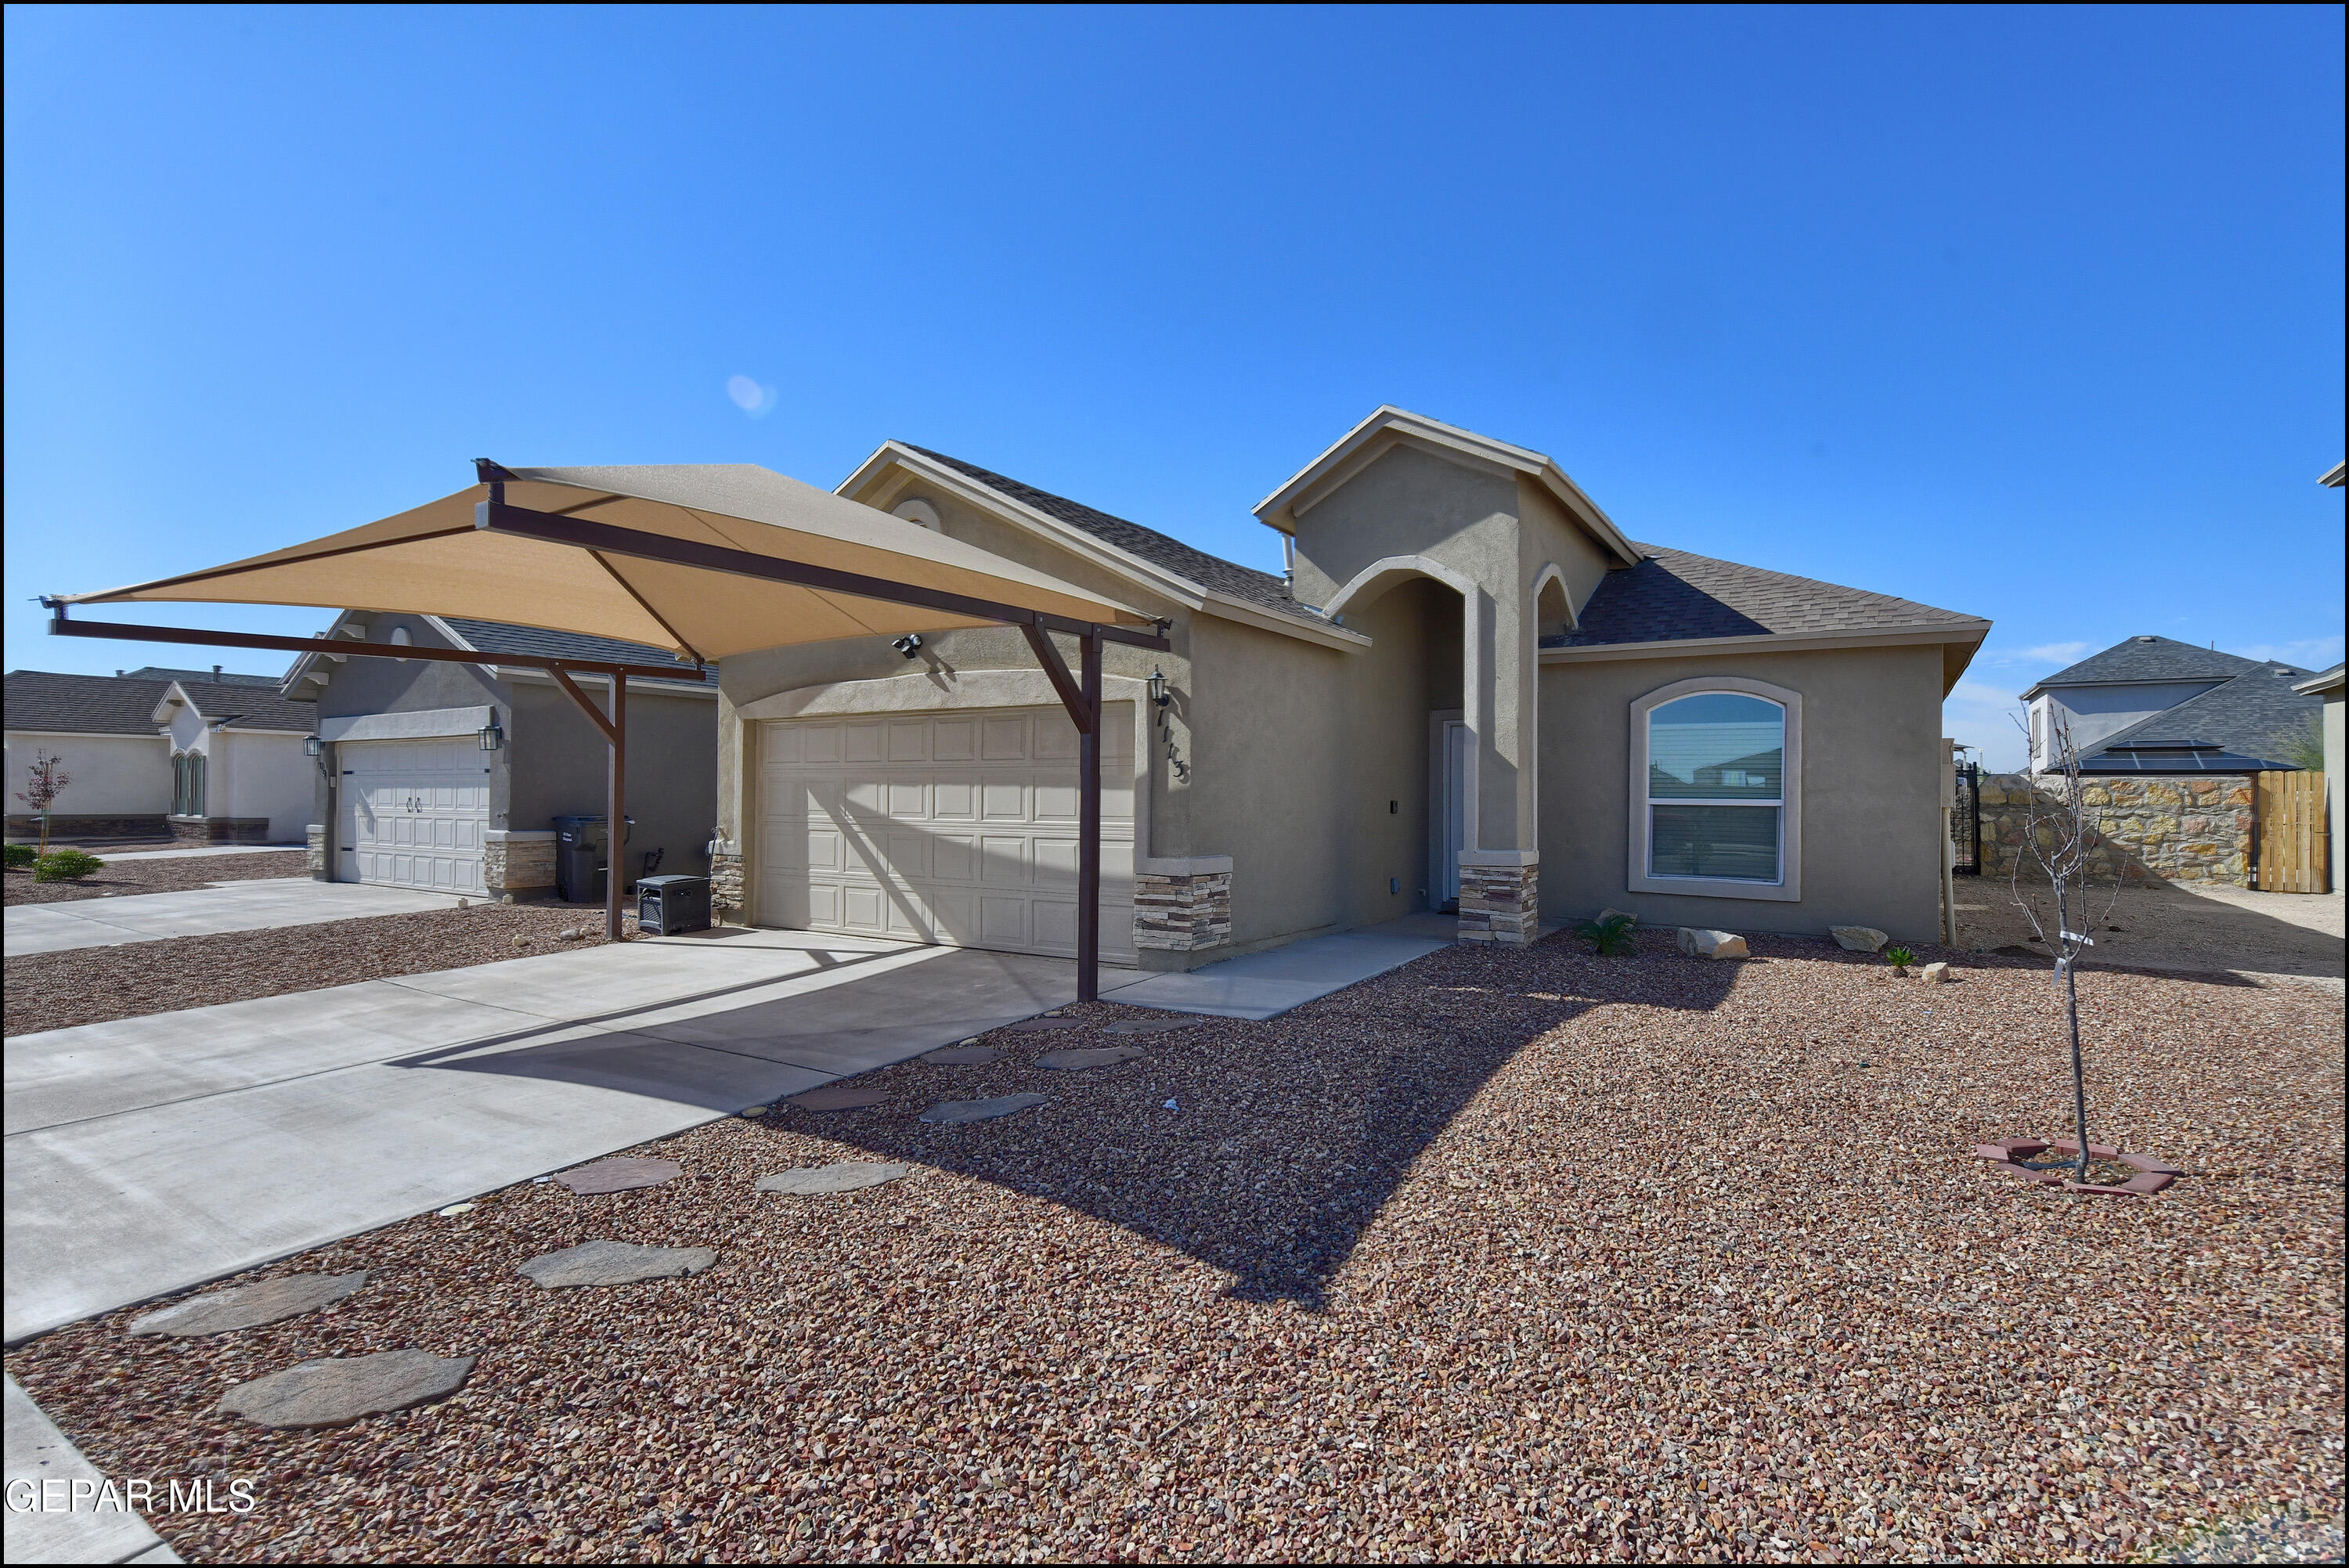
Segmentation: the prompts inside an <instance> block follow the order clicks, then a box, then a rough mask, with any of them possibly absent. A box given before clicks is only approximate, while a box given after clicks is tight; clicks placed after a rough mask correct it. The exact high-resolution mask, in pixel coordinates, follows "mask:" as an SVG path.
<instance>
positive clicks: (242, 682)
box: [123, 665, 281, 686]
mask: <svg viewBox="0 0 2349 1568" xmlns="http://www.w3.org/2000/svg"><path fill="white" fill-rule="evenodd" d="M123 675H124V678H126V679H129V680H134V681H203V682H206V683H208V684H211V683H217V684H218V685H221V686H277V685H279V684H281V683H280V681H279V677H277V676H241V675H236V674H234V673H233V672H232V673H227V674H222V675H214V674H212V671H210V670H208V669H203V670H174V669H167V668H164V667H162V666H160V665H145V666H143V667H142V668H140V669H135V670H126V671H124V672H123Z"/></svg>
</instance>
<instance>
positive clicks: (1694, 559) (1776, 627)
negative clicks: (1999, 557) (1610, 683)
mask: <svg viewBox="0 0 2349 1568" xmlns="http://www.w3.org/2000/svg"><path fill="white" fill-rule="evenodd" d="M1633 548H1635V549H1637V550H1638V551H1639V552H1640V553H1641V554H1642V555H1645V556H1648V557H1650V559H1648V560H1644V561H1642V562H1640V564H1638V565H1637V566H1630V567H1624V568H1621V569H1619V570H1617V571H1614V572H1609V573H1608V574H1607V575H1606V577H1605V578H1604V579H1602V580H1601V581H1600V583H1599V586H1598V588H1597V589H1596V590H1595V591H1594V592H1593V593H1591V595H1590V602H1589V603H1588V604H1586V605H1584V606H1583V608H1582V614H1581V617H1580V619H1581V625H1580V627H1579V628H1578V630H1576V631H1573V632H1569V633H1568V634H1566V635H1565V636H1563V637H1545V638H1543V639H1542V646H1544V647H1546V648H1560V647H1563V648H1587V647H1600V646H1604V645H1608V644H1610V643H1664V642H1685V641H1688V640H1690V639H1692V638H1699V637H1759V636H1768V635H1785V634H1790V633H1806V632H1867V631H1875V630H1881V629H1885V628H1889V627H1893V626H1928V625H1936V624H1952V625H1955V624H1964V623H1968V622H1971V621H1973V620H1975V619H1976V617H1974V616H1971V615H1965V614H1959V613H1958V612H1956V611H1954V610H1937V609H1935V608H1934V607H1933V606H1932V605H1930V604H1920V603H1917V602H1916V601H1914V600H1911V599H1897V598H1894V597H1893V596H1892V595H1891V594H1889V593H1868V592H1867V591H1866V590H1865V589H1860V588H1846V587H1842V586H1840V585H1839V584H1837V583H1820V582H1817V581H1816V580H1814V579H1812V578H1808V577H1795V576H1790V575H1788V574H1787V573H1783V572H1764V571H1763V570H1762V569H1761V568H1760V567H1758V566H1741V565H1739V564H1738V563H1737V562H1733V561H1716V560H1714V559H1713V558H1712V557H1710V556H1705V555H1692V554H1690V553H1689V552H1687V551H1684V550H1667V549H1665V548H1663V547H1662V546H1661V545H1654V544H1640V545H1635V546H1633Z"/></svg>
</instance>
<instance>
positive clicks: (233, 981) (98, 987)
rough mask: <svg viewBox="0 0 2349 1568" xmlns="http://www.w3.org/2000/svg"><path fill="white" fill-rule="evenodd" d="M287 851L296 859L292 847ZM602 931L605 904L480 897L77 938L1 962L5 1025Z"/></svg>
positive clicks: (397, 969) (348, 974) (536, 946)
mask: <svg viewBox="0 0 2349 1568" xmlns="http://www.w3.org/2000/svg"><path fill="white" fill-rule="evenodd" d="M235 858H237V857H233V856H231V857H227V859H230V860H233V859H235ZM276 858H277V857H275V856H274V855H248V856H245V857H243V859H245V860H248V861H264V860H274V859H276ZM294 858H295V860H296V861H299V860H300V859H301V858H302V857H301V855H300V854H299V853H298V852H297V853H296V854H295V857H294ZM195 863H199V862H193V861H140V862H139V869H140V870H145V869H148V868H149V867H154V866H182V865H190V864H195ZM101 874H103V873H101ZM218 880H227V879H218ZM183 885H191V886H200V885H202V884H201V883H189V884H183ZM11 887H12V890H13V887H14V884H13V883H12V884H11ZM140 891H141V892H162V891H165V890H163V889H160V888H142V889H140ZM635 926H636V921H635V918H634V917H633V916H630V917H628V918H627V920H626V928H627V929H629V930H631V931H633V930H634V929H635ZM564 931H576V932H578V933H579V936H578V938H577V939H576V940H574V941H570V942H566V941H564V940H563V938H562V935H561V934H562V933H563V932H564ZM517 937H520V938H522V939H523V945H522V946H520V947H517V946H515V945H514V939H515V938H517ZM604 941H605V935H604V912H603V910H602V909H600V908H584V909H583V908H582V907H580V906H578V905H576V904H533V903H512V904H509V903H477V904H474V905H473V906H471V908H469V909H456V908H450V909H436V910H428V911H425V912H423V913H417V914H379V915H371V916H367V917H365V918H362V919H357V920H336V921H327V922H322V923H318V924H315V925H285V926H275V927H272V928H270V929H267V930H263V931H228V932H222V933H220V934H217V935H212V936H174V937H169V938H165V939H163V940H161V941H157V942H131V943H125V944H121V945H119V946H112V947H78V948H75V949H73V950H72V951H70V952H66V953H27V954H22V955H20V956H17V957H15V958H11V959H9V960H8V961H7V976H6V978H7V1003H6V1008H5V1014H6V1031H5V1032H6V1033H7V1034H8V1035H9V1036H12V1037H13V1036H16V1035H29V1034H34V1033H36V1032H38V1031H40V1030H43V1029H63V1028H69V1027H71V1026H74V1025H76V1024H102V1023H104V1022H106V1021H107V1020H108V1019H109V1018H136V1017H140V1016H144V1015H146V1014H149V1013H171V1012H177V1011H178V1010H179V1009H181V1008H182V1007H207V1006H212V1004H214V1003H217V1002H243V1001H248V1000H250V999H251V998H253V997H255V996H279V995H285V993H286V992H289V991H319V990H324V989H325V988H326V987H327V986H329V985H349V984H351V983H352V982H353V981H355V980H382V979H387V978H388V977H390V976H392V975H421V974H424V973H426V972H428V971H430V970H435V969H462V968H465V967H467V966H468V965H474V964H494V963H496V962H497V961H498V960H499V959H502V958H521V957H524V956H526V955H527V954H533V953H549V952H553V951H554V950H556V949H558V948H564V947H594V946H596V945H598V944H601V943H603V942H604Z"/></svg>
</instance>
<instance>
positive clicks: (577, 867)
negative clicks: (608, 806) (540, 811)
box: [554, 817, 636, 903]
mask: <svg viewBox="0 0 2349 1568" xmlns="http://www.w3.org/2000/svg"><path fill="white" fill-rule="evenodd" d="M606 824H607V819H605V818H603V817H557V818H555V819H554V891H555V893H556V894H557V896H559V897H560V898H562V900H563V901H564V903H603V902H604V886H603V878H602V877H601V876H599V875H598V874H597V873H598V872H600V871H602V870H603V868H604V865H605V861H608V860H609V859H610V858H611V855H610V849H611V845H610V843H609V840H610V838H611V836H612V835H611V833H610V832H609V830H608V829H607V826H606ZM635 829H636V819H635V818H634V817H630V818H629V819H627V827H626V829H625V830H624V831H625V832H633V831H634V830H635ZM623 842H625V839H624V840H623ZM622 886H623V887H625V886H626V884H625V883H623V884H622Z"/></svg>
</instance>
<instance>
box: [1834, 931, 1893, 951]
mask: <svg viewBox="0 0 2349 1568" xmlns="http://www.w3.org/2000/svg"><path fill="white" fill-rule="evenodd" d="M1827 934H1828V935H1829V936H1832V937H1834V938H1835V939H1836V945H1837V947H1840V948H1842V949H1843V950H1844V951H1845V952H1846V953H1880V952H1882V951H1883V949H1884V944H1886V943H1888V942H1889V941H1891V940H1892V938H1890V937H1889V936H1887V935H1886V934H1884V933H1882V932H1880V931H1878V930H1877V929H1876V927H1874V926H1872V925H1830V926H1828V927H1827Z"/></svg>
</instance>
